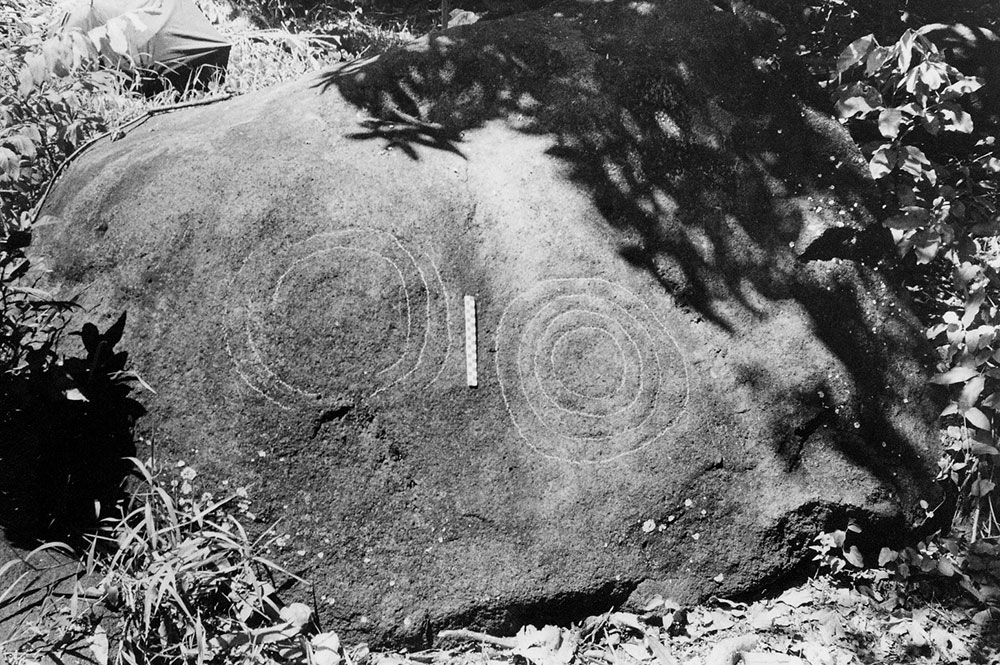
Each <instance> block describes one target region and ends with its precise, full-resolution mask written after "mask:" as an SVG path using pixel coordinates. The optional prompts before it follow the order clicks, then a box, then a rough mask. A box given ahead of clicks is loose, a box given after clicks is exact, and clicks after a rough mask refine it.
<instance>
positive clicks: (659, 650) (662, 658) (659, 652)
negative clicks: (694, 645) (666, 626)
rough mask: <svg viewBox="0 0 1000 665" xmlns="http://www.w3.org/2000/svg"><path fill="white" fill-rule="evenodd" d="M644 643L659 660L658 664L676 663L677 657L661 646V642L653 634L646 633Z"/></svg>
mask: <svg viewBox="0 0 1000 665" xmlns="http://www.w3.org/2000/svg"><path fill="white" fill-rule="evenodd" d="M646 645H647V646H648V647H649V650H650V651H652V652H653V656H655V657H656V660H657V661H659V662H660V665H677V659H676V658H674V657H673V655H672V654H671V653H670V652H669V651H667V648H666V647H665V646H663V642H661V641H660V639H659V638H658V637H657V636H656V635H655V634H653V633H647V634H646Z"/></svg>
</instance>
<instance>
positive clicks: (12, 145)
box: [0, 8, 116, 236]
mask: <svg viewBox="0 0 1000 665" xmlns="http://www.w3.org/2000/svg"><path fill="white" fill-rule="evenodd" d="M48 20H49V16H48V14H47V13H45V12H40V13H35V14H28V13H26V12H25V13H18V12H15V11H13V10H12V8H7V9H5V10H4V11H3V12H2V13H0V22H2V23H3V32H4V33H6V34H7V35H8V36H9V37H10V38H11V41H10V42H9V46H8V47H7V48H6V49H3V50H2V51H0V90H2V91H4V92H3V93H0V194H2V197H0V218H2V220H3V223H4V228H3V229H0V236H2V235H4V233H3V232H7V231H9V230H10V229H11V228H16V229H19V230H26V229H27V223H28V219H27V217H28V214H29V211H30V210H31V208H32V206H33V204H34V203H35V201H37V199H38V196H39V194H40V192H41V190H42V189H43V188H44V187H45V186H46V185H47V183H48V181H49V179H50V178H51V177H52V176H53V174H54V173H55V170H56V169H57V168H58V166H59V164H61V163H62V161H63V160H64V159H66V157H68V156H69V155H70V154H72V152H73V151H74V150H76V148H77V147H79V146H80V145H81V143H83V142H84V141H85V140H86V139H87V138H88V137H90V136H91V135H93V134H94V133H96V132H99V131H103V130H104V129H105V123H104V120H103V119H102V118H101V117H100V116H99V115H97V114H95V113H94V112H93V111H92V110H91V109H90V108H88V105H87V104H86V103H85V102H86V99H87V98H88V97H92V96H94V95H101V94H108V93H110V92H112V91H113V90H114V88H115V84H116V78H115V76H114V75H112V74H111V73H109V72H102V71H97V70H96V63H97V61H98V58H99V44H98V45H95V43H94V41H93V40H91V39H90V38H88V37H87V36H86V35H84V34H83V33H82V32H79V31H72V32H59V33H57V34H55V35H51V36H48V35H46V33H45V26H46V24H47V22H48Z"/></svg>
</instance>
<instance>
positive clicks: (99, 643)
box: [87, 626, 109, 665]
mask: <svg viewBox="0 0 1000 665" xmlns="http://www.w3.org/2000/svg"><path fill="white" fill-rule="evenodd" d="M87 647H88V648H89V649H90V653H92V654H94V660H95V661H97V664H98V665H108V651H109V645H108V634H107V633H106V632H105V631H104V628H102V627H101V626H98V627H97V629H96V630H94V634H93V635H91V636H90V637H88V638H87Z"/></svg>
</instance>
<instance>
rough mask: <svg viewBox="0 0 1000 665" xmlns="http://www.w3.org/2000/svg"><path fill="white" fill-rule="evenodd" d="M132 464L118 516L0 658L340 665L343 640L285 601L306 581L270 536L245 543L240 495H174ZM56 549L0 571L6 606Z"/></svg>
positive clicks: (0, 596)
mask: <svg viewBox="0 0 1000 665" xmlns="http://www.w3.org/2000/svg"><path fill="white" fill-rule="evenodd" d="M130 461H131V463H132V464H134V471H135V485H134V486H133V487H132V489H131V492H130V495H129V497H128V499H127V500H126V501H125V502H123V503H122V504H120V505H119V514H118V515H117V516H116V517H113V518H108V519H105V520H104V521H103V522H102V524H101V527H100V528H99V529H98V531H97V532H96V534H95V535H93V536H91V537H90V538H89V544H88V545H87V547H86V548H85V549H84V551H83V553H82V555H81V558H82V562H81V563H80V564H79V565H78V567H77V569H76V570H75V571H74V573H73V574H72V580H71V581H70V582H69V583H66V582H64V583H63V585H62V586H58V585H56V586H55V587H53V588H50V589H48V590H47V593H46V596H45V597H44V598H42V599H33V600H32V602H34V603H36V604H37V605H38V607H39V608H40V609H41V612H40V613H38V615H37V616H36V618H34V619H32V620H31V621H30V622H27V623H26V624H25V625H22V626H21V629H20V630H19V631H16V632H15V633H14V635H13V637H12V638H11V639H10V640H8V641H7V642H6V643H0V657H2V656H3V654H4V651H5V650H6V651H7V653H8V654H13V653H16V654H18V655H19V657H21V658H24V659H28V660H29V661H32V662H34V661H37V660H40V659H42V658H51V659H53V660H55V661H56V662H59V661H60V660H61V659H63V658H65V657H66V656H67V655H71V654H74V653H76V654H80V653H82V654H85V655H86V656H88V657H89V658H91V659H92V660H93V661H95V662H97V663H99V664H101V665H104V664H106V663H116V664H128V665H134V664H138V663H151V664H164V665H165V664H168V663H187V662H199V663H205V662H213V663H228V662H241V663H266V662H302V663H307V662H308V663H317V664H319V665H336V663H338V662H340V660H341V656H340V643H339V640H338V638H337V636H336V635H335V634H333V633H324V632H321V631H320V629H319V623H318V620H317V618H316V617H315V616H314V615H313V612H312V610H311V608H309V607H308V606H307V605H304V604H302V603H292V604H289V605H285V604H283V603H282V602H281V600H280V597H279V594H278V587H279V586H280V584H279V582H278V581H276V576H277V577H280V578H281V581H282V582H285V581H289V580H290V581H298V582H301V581H302V580H300V579H299V578H297V577H296V576H295V575H293V574H292V573H289V572H288V571H285V570H284V569H282V568H281V567H280V566H278V565H277V564H275V563H274V562H272V561H270V560H268V559H266V558H264V557H263V556H261V554H260V552H261V550H262V549H263V548H264V547H265V546H266V543H265V541H264V539H265V538H266V537H267V536H268V535H269V534H270V531H269V530H266V531H265V532H264V534H263V535H261V536H258V537H256V538H251V536H250V535H248V533H247V531H246V530H245V529H244V527H243V525H242V524H241V523H240V521H239V519H237V517H236V515H235V513H236V511H235V510H232V509H233V507H234V504H235V503H236V501H237V499H238V498H239V495H238V494H235V493H234V494H233V495H231V496H230V497H228V498H225V499H222V500H218V501H213V500H212V499H211V498H208V497H203V498H194V497H191V496H189V495H186V494H185V493H183V492H180V493H176V494H175V493H172V492H171V491H170V490H169V489H168V488H167V487H165V486H164V484H163V483H162V482H161V481H160V477H161V474H160V473H158V472H156V471H155V469H154V467H152V465H151V464H150V465H147V464H144V463H143V462H141V461H139V460H138V459H135V458H131V459H130ZM55 549H63V546H62V545H61V544H57V543H52V544H48V545H45V546H43V547H42V548H41V549H40V550H36V552H34V553H32V554H30V555H28V556H27V557H25V560H24V561H23V562H22V561H14V562H11V563H8V564H6V565H5V566H4V567H3V568H0V581H4V582H6V585H5V586H0V606H2V605H3V604H4V601H5V600H9V599H10V598H12V597H14V596H16V595H18V594H21V593H23V588H22V583H23V582H24V580H25V579H27V578H28V577H30V575H31V572H32V570H31V564H30V563H28V562H31V561H32V560H37V559H38V558H39V555H40V554H42V553H43V552H46V551H49V552H51V551H52V550H55ZM17 568H24V569H26V570H18V569H17ZM53 636H57V639H53ZM0 662H2V659H0Z"/></svg>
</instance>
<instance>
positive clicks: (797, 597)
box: [777, 589, 813, 607]
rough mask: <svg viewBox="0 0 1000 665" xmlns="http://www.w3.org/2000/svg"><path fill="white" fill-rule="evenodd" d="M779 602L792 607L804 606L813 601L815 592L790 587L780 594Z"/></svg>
mask: <svg viewBox="0 0 1000 665" xmlns="http://www.w3.org/2000/svg"><path fill="white" fill-rule="evenodd" d="M777 602H779V603H784V604H785V605H788V606H790V607H802V606H803V605H808V604H809V603H811V602H813V594H812V592H811V591H809V590H808V589H789V590H788V591H786V592H785V593H783V594H781V595H780V596H778V600H777Z"/></svg>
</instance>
